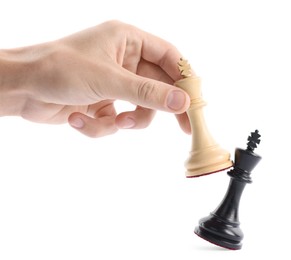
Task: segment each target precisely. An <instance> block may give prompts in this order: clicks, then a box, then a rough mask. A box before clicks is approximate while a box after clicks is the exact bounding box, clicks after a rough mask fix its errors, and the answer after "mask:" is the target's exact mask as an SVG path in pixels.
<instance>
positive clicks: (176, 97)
mask: <svg viewBox="0 0 291 260" xmlns="http://www.w3.org/2000/svg"><path fill="white" fill-rule="evenodd" d="M185 102H186V96H185V94H184V93H183V92H182V91H179V90H173V91H172V92H170V94H169V95H168V98H167V106H168V108H170V109H172V110H180V109H181V108H182V107H184V105H185Z"/></svg>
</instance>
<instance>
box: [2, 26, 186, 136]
mask: <svg viewBox="0 0 291 260" xmlns="http://www.w3.org/2000/svg"><path fill="white" fill-rule="evenodd" d="M181 56H182V55H181V54H180V53H179V51H178V50H177V49H176V48H175V47H174V46H173V45H171V44H170V43H168V42H166V41H165V40H163V39H160V38H158V37H156V36H154V35H151V34H149V33H146V32H144V31H142V30H140V29H138V28H136V27H134V26H131V25H128V24H124V23H121V22H119V21H108V22H105V23H102V24H100V25H97V26H95V27H92V28H88V29H86V30H83V31H81V32H78V33H75V34H73V35H70V36H68V37H65V38H62V39H59V40H56V41H52V42H48V43H42V44H38V45H34V46H29V47H23V48H17V49H9V50H0V116H21V117H23V118H25V119H27V120H30V121H33V122H39V123H48V124H61V123H66V122H68V123H69V124H70V125H71V126H72V127H74V128H75V129H77V130H78V131H79V132H81V133H83V134H85V135H87V136H89V137H101V136H105V135H109V134H113V133H115V132H116V131H117V130H118V129H122V128H132V129H141V128H145V127H147V126H148V125H149V124H150V122H151V120H152V119H153V117H154V115H155V112H156V111H157V110H161V111H166V112H170V113H173V114H175V116H176V118H177V120H178V123H179V124H180V126H181V128H182V129H183V130H184V131H185V132H186V133H190V132H191V130H190V124H189V120H188V117H187V115H186V113H185V111H186V110H187V108H188V107H189V104H190V100H189V96H188V95H187V93H185V92H184V91H183V90H181V89H179V88H177V87H175V86H173V83H174V82H175V81H177V80H179V79H180V78H181V76H180V75H179V71H178V69H177V62H178V61H179V59H180V57H181ZM115 100H125V101H128V102H131V103H133V104H135V105H136V109H135V110H134V111H125V112H122V113H120V114H117V113H116V110H115V108H114V101H115Z"/></svg>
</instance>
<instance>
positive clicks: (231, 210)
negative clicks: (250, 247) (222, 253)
mask: <svg viewBox="0 0 291 260" xmlns="http://www.w3.org/2000/svg"><path fill="white" fill-rule="evenodd" d="M259 143H260V134H259V132H258V130H256V131H255V132H252V133H251V135H250V136H249V137H248V143H247V149H245V150H243V149H241V148H236V150H235V159H234V165H233V168H232V169H231V170H230V171H228V172H227V173H228V175H229V176H230V178H231V179H230V182H229V186H228V189H227V192H226V194H225V197H224V199H223V200H222V202H221V203H220V205H219V206H218V207H217V208H216V209H215V210H214V211H213V212H211V213H210V215H209V216H207V217H204V218H202V219H200V221H199V225H198V226H197V227H196V228H195V231H194V232H195V234H197V235H198V236H200V237H201V238H203V239H205V240H207V241H209V242H211V243H213V244H215V245H218V246H221V247H224V248H227V249H232V250H237V249H241V247H242V243H241V241H242V239H243V232H242V230H241V228H240V222H239V216H238V210H239V203H240V198H241V195H242V192H243V190H244V188H245V185H246V184H247V183H251V182H252V180H251V177H250V174H251V171H252V170H253V169H254V168H255V166H256V165H257V164H258V162H259V161H260V160H261V156H259V155H257V154H256V153H254V149H255V148H256V147H257V144H259Z"/></svg>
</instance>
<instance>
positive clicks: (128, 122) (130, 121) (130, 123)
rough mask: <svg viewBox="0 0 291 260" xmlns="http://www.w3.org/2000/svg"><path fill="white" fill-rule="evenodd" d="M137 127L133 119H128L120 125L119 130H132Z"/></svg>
mask: <svg viewBox="0 0 291 260" xmlns="http://www.w3.org/2000/svg"><path fill="white" fill-rule="evenodd" d="M134 126H135V121H134V120H133V119H132V118H131V117H126V118H124V119H123V120H122V121H120V122H119V123H118V127H119V128H124V129H126V128H132V127H134Z"/></svg>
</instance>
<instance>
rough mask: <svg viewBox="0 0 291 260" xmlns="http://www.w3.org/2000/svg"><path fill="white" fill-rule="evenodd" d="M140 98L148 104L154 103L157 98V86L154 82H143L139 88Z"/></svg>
mask: <svg viewBox="0 0 291 260" xmlns="http://www.w3.org/2000/svg"><path fill="white" fill-rule="evenodd" d="M137 95H138V98H139V99H140V100H143V101H144V102H146V103H152V101H153V100H154V98H155V97H156V96H157V91H156V85H155V83H154V82H152V81H143V82H142V83H141V84H140V86H139V87H138V92H137Z"/></svg>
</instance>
